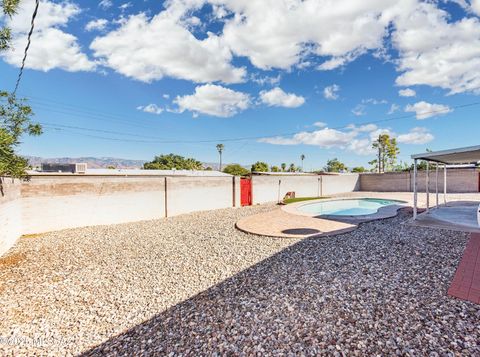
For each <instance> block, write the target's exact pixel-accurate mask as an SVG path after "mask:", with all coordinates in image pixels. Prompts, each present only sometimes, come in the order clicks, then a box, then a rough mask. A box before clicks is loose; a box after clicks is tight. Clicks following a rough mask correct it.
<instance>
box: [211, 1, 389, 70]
mask: <svg viewBox="0 0 480 357" xmlns="http://www.w3.org/2000/svg"><path fill="white" fill-rule="evenodd" d="M211 2H213V3H215V4H224V5H225V7H226V8H228V9H229V10H230V11H231V12H234V13H235V16H233V17H232V18H231V19H229V20H227V22H226V25H225V28H224V38H225V41H226V43H227V44H228V45H229V46H230V47H231V48H232V50H233V51H234V52H235V54H237V55H239V56H246V57H248V58H249V59H250V61H251V62H252V63H253V65H255V66H256V67H258V68H262V69H270V68H281V69H289V68H291V67H292V66H295V65H297V64H299V63H302V62H303V61H302V60H304V59H305V58H306V57H308V56H309V55H311V54H315V55H318V56H322V57H326V58H327V61H326V62H325V63H323V64H322V65H321V66H320V67H321V69H333V68H337V67H339V66H341V65H344V64H346V63H347V62H349V61H352V60H353V59H355V58H356V57H358V56H359V55H361V54H363V53H365V52H366V51H368V50H369V49H376V48H379V47H381V46H382V42H383V37H384V36H385V34H386V27H387V25H388V24H389V21H390V19H391V14H390V13H389V12H388V11H390V10H391V9H392V7H394V6H395V4H396V1H394V0H383V1H381V0H373V1H357V2H354V3H349V4H348V6H347V5H345V3H344V2H341V1H340V2H332V1H327V0H321V1H318V0H316V1H312V0H306V1H278V0H263V1H248V0H244V1H235V0H211ZM326 8H328V11H325V9H326ZM384 12H385V13H384Z"/></svg>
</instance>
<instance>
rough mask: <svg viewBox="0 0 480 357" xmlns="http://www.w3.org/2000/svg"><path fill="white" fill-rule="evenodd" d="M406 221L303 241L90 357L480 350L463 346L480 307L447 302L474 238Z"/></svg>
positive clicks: (97, 349)
mask: <svg viewBox="0 0 480 357" xmlns="http://www.w3.org/2000/svg"><path fill="white" fill-rule="evenodd" d="M401 215H402V216H403V218H402V217H396V218H394V219H389V220H384V221H378V222H371V223H367V224H365V225H362V227H360V228H359V229H358V230H356V231H354V232H351V233H348V234H345V235H338V236H335V237H326V238H309V239H305V240H302V241H300V242H298V243H296V244H294V245H292V246H290V247H289V248H286V249H284V250H283V251H281V252H279V253H277V254H276V255H273V256H271V257H269V258H268V259H266V260H264V261H262V262H260V263H258V264H256V265H254V266H252V267H250V268H248V269H246V270H244V271H242V272H241V273H239V274H237V275H235V276H233V277H231V278H229V279H227V280H225V281H223V282H221V283H220V284H218V285H216V286H213V287H211V288H210V289H208V290H206V291H204V292H202V293H200V294H198V295H196V296H193V297H192V298H190V299H188V300H185V301H183V302H181V303H179V304H177V305H175V306H173V307H171V308H170V309H168V310H166V311H164V312H162V313H160V314H158V315H156V316H154V317H153V318H151V319H150V320H147V321H145V322H143V323H142V324H139V325H137V326H135V327H133V328H132V329H130V330H128V331H126V332H124V333H122V334H120V335H118V336H115V337H112V338H111V339H109V340H107V341H106V342H104V343H103V344H101V345H99V346H97V347H95V348H93V349H91V350H89V351H86V352H84V353H83V354H82V356H96V355H125V356H130V355H169V354H170V353H172V355H212V354H215V352H216V353H217V354H229V355H238V354H242V353H245V354H247V355H250V354H255V353H259V354H265V353H269V354H273V355H275V354H281V353H282V352H288V351H291V352H293V353H298V354H306V355H315V354H333V353H334V352H338V351H339V350H341V351H343V352H348V351H358V352H359V353H360V354H363V355H371V354H374V353H381V354H386V355H393V354H399V353H400V354H405V353H410V352H408V351H416V352H417V353H418V354H424V353H423V352H425V353H426V352H428V351H453V352H455V353H458V352H461V351H462V350H463V351H464V352H465V351H469V352H472V353H473V354H475V353H476V352H478V353H480V349H479V347H478V346H477V349H475V347H472V346H470V347H469V346H467V345H465V343H464V344H462V338H466V336H470V337H469V338H470V339H473V341H475V340H477V341H478V338H480V335H479V334H478V332H473V335H472V332H471V331H472V330H471V327H473V326H475V323H476V322H475V321H477V322H478V320H476V319H478V318H479V317H480V308H476V307H473V308H471V307H469V305H466V304H465V303H463V302H460V301H457V300H454V299H449V298H447V297H446V296H445V291H446V289H447V287H448V284H449V281H450V278H451V276H452V274H453V273H454V271H455V266H456V264H457V262H458V259H459V256H460V255H461V252H462V251H463V246H462V245H464V243H465V242H466V238H465V236H463V235H462V234H458V233H457V235H454V234H451V233H450V234H448V235H447V234H446V233H444V232H440V233H438V231H437V232H436V233H435V231H433V233H430V232H432V231H431V230H422V229H418V228H415V230H413V229H410V228H408V227H406V226H405V225H401V224H398V223H399V222H400V221H401V220H405V219H407V217H406V216H405V214H401ZM413 232H417V233H415V234H413ZM418 232H420V233H421V234H420V233H418ZM447 233H448V232H447ZM435 234H437V236H435ZM468 309H470V310H468ZM467 311H468V313H467ZM432 314H434V315H435V317H432ZM459 314H463V315H462V316H463V317H462V319H463V321H462V323H459V320H458V319H459V317H458V316H459ZM463 326H465V327H463ZM432 331H433V332H432ZM437 335H438V337H437ZM432 336H433V337H432ZM442 336H449V337H448V338H446V339H443V337H442ZM452 341H455V344H456V345H455V346H457V347H455V348H454V347H452V345H451V342H452ZM417 353H415V354H417ZM287 354H288V353H287ZM427 354H428V353H427Z"/></svg>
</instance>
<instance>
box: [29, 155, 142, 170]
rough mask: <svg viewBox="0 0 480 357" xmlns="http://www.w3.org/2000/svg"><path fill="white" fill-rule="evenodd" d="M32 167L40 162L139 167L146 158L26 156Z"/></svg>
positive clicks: (98, 166)
mask: <svg viewBox="0 0 480 357" xmlns="http://www.w3.org/2000/svg"><path fill="white" fill-rule="evenodd" d="M25 158H26V159H27V160H28V162H29V163H30V165H31V166H32V167H40V164H41V163H42V162H43V163H50V164H74V163H80V162H81V163H86V164H87V167H88V168H90V169H101V168H107V167H108V166H114V167H115V168H117V169H139V168H142V167H143V164H144V163H145V162H146V160H129V159H119V158H115V157H55V158H43V157H38V156H25Z"/></svg>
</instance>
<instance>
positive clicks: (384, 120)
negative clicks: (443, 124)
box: [47, 102, 480, 144]
mask: <svg viewBox="0 0 480 357" xmlns="http://www.w3.org/2000/svg"><path fill="white" fill-rule="evenodd" d="M477 105H480V102H472V103H466V104H461V105H456V106H452V107H449V108H445V109H439V110H432V111H428V112H422V113H419V115H421V116H425V115H434V114H441V113H448V112H449V111H451V109H460V108H467V107H473V106H477ZM415 116H417V114H407V115H402V116H397V117H392V118H385V119H379V120H373V121H368V122H361V123H356V125H369V124H379V123H384V122H389V121H394V120H402V119H409V118H413V117H415ZM47 125H49V126H50V127H52V128H55V129H58V130H65V128H62V125H61V124H53V123H52V124H47ZM350 128H352V127H351V124H349V125H343V126H337V127H332V128H330V129H332V130H341V129H350ZM68 129H77V130H88V131H92V132H99V133H106V132H107V131H106V130H101V129H92V128H83V127H69V128H68ZM66 131H68V130H66ZM70 132H71V133H75V134H78V135H84V136H91V137H95V138H97V139H104V140H114V141H125V142H139V143H159V144H195V143H214V142H217V143H218V142H234V141H251V140H258V139H268V138H275V137H278V136H291V135H295V134H297V133H298V131H297V132H289V133H280V134H274V135H261V136H246V137H237V138H223V139H208V140H151V141H146V140H128V139H121V138H111V137H104V136H93V135H86V134H80V133H77V132H73V131H70ZM110 133H113V132H110ZM115 134H118V135H130V136H132V135H133V134H131V133H120V132H115ZM158 139H160V138H158Z"/></svg>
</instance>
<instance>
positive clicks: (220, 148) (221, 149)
mask: <svg viewBox="0 0 480 357" xmlns="http://www.w3.org/2000/svg"><path fill="white" fill-rule="evenodd" d="M224 149H225V145H223V144H217V151H218V155H220V169H219V170H220V171H222V153H223V150H224Z"/></svg>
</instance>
